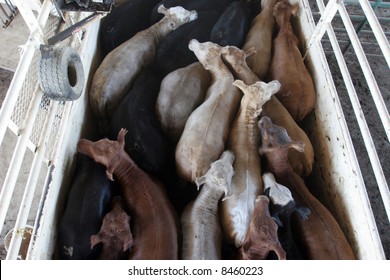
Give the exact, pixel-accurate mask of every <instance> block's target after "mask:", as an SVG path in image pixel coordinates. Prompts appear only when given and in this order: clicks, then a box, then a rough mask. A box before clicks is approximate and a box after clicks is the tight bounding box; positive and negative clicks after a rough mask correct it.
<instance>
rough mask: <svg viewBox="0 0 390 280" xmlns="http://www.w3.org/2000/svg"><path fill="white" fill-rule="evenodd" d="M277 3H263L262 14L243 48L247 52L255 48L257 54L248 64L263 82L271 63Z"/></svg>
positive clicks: (253, 22)
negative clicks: (274, 12)
mask: <svg viewBox="0 0 390 280" xmlns="http://www.w3.org/2000/svg"><path fill="white" fill-rule="evenodd" d="M276 1H277V0H262V1H261V12H260V13H259V14H258V15H257V16H256V17H255V18H254V19H253V21H252V25H251V28H250V30H249V32H248V34H247V35H246V38H245V44H244V46H243V47H242V49H243V50H245V51H248V50H249V49H251V48H254V50H255V54H254V55H253V56H250V57H248V59H247V63H248V66H249V67H250V69H252V71H253V72H254V73H255V74H256V75H257V76H258V77H260V79H262V80H263V79H264V78H265V76H266V75H267V72H268V68H269V65H270V62H271V50H272V33H273V30H274V25H275V19H274V16H273V14H272V12H273V8H274V5H275V3H276Z"/></svg>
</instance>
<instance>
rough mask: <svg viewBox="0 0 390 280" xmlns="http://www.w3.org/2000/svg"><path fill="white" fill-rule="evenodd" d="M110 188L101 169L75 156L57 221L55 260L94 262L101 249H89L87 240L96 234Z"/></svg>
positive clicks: (79, 156)
mask: <svg viewBox="0 0 390 280" xmlns="http://www.w3.org/2000/svg"><path fill="white" fill-rule="evenodd" d="M114 193H115V191H114V186H112V183H111V182H110V181H109V180H108V179H107V177H106V174H105V171H104V168H103V167H102V166H100V165H99V164H97V163H95V162H93V160H91V159H90V158H88V157H87V156H84V155H78V158H77V162H76V171H75V174H74V175H73V178H72V181H71V183H70V189H69V191H68V194H67V197H66V201H65V207H64V210H63V213H62V214H61V216H60V218H59V229H58V243H57V248H56V252H57V253H56V258H58V259H62V260H84V259H96V258H97V257H98V255H99V254H100V251H101V247H100V246H96V247H94V248H93V249H91V246H90V237H91V235H93V234H95V233H96V232H98V231H99V229H100V227H101V225H102V222H103V217H104V215H105V214H106V213H107V211H108V210H109V207H110V201H111V199H112V196H113V194H114Z"/></svg>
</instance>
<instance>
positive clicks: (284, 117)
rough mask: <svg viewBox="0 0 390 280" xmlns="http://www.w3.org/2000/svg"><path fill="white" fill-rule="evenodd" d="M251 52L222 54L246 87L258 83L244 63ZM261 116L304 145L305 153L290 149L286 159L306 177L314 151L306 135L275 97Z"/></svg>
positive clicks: (230, 50)
mask: <svg viewBox="0 0 390 280" xmlns="http://www.w3.org/2000/svg"><path fill="white" fill-rule="evenodd" d="M252 51H253V49H250V50H248V53H247V54H246V53H245V52H244V51H242V50H240V49H238V48H236V47H226V48H225V49H224V52H223V53H222V57H223V59H224V61H225V62H226V64H228V65H229V67H230V68H232V71H233V73H234V75H235V76H236V78H238V79H240V80H243V81H244V82H245V83H246V84H248V85H251V84H254V83H256V82H257V81H260V79H259V77H258V76H257V75H256V74H255V73H253V71H252V70H251V69H250V68H249V67H248V65H247V63H246V62H245V61H246V60H247V57H248V56H249V57H250V56H251V52H252ZM262 115H263V116H268V117H270V118H271V119H272V121H273V122H274V123H275V124H276V125H279V126H281V127H284V128H286V130H287V132H288V133H289V135H291V137H292V138H293V139H297V140H301V141H303V143H304V144H305V151H304V152H303V153H300V152H298V151H296V150H294V149H291V150H290V151H289V152H288V159H289V161H290V164H291V166H292V168H293V170H294V171H295V172H296V173H297V174H298V175H300V176H308V175H309V174H310V173H311V171H312V167H313V162H314V151H313V146H312V144H311V142H310V140H309V138H308V137H307V135H306V133H305V132H304V131H303V130H302V129H301V128H300V127H299V126H298V125H297V123H296V122H295V121H294V119H293V118H292V117H291V115H290V113H289V112H288V111H287V110H286V108H285V107H284V106H283V105H282V103H280V101H279V100H278V99H277V98H276V97H275V96H272V97H271V99H270V100H269V101H268V102H266V103H265V104H264V105H263V112H262Z"/></svg>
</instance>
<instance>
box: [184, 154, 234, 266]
mask: <svg viewBox="0 0 390 280" xmlns="http://www.w3.org/2000/svg"><path fill="white" fill-rule="evenodd" d="M233 161H234V154H233V153H232V152H231V151H224V152H223V153H222V155H221V157H220V159H218V160H216V161H214V162H213V163H212V164H211V167H210V169H209V170H208V171H207V173H206V174H205V175H204V176H202V177H198V178H197V180H196V185H197V186H198V188H199V187H202V189H201V191H200V192H199V194H198V195H197V197H196V199H195V200H194V201H191V202H190V203H189V204H188V205H187V207H186V208H185V209H184V212H183V214H182V216H181V225H182V232H183V246H182V253H181V254H182V259H184V260H189V259H195V260H218V259H221V245H222V230H221V225H220V222H219V210H218V204H219V201H220V200H221V198H222V197H223V196H225V197H226V196H228V195H230V188H231V183H232V176H233V173H234V171H233V166H232V164H233Z"/></svg>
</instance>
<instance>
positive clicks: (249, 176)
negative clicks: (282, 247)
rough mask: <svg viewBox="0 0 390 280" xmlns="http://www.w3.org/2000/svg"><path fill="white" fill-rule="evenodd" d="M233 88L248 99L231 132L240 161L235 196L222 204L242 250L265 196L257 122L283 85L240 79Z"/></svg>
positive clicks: (227, 227)
mask: <svg viewBox="0 0 390 280" xmlns="http://www.w3.org/2000/svg"><path fill="white" fill-rule="evenodd" d="M233 85H235V86H237V87H238V88H239V89H241V91H242V92H243V93H244V96H243V97H242V99H241V105H240V108H239V110H238V113H237V115H236V118H235V119H234V121H233V124H232V127H231V130H230V133H229V139H228V149H229V150H232V151H233V153H234V154H235V155H236V159H235V161H234V165H233V167H234V176H233V181H232V193H231V195H230V196H229V198H228V199H226V200H224V201H223V202H222V204H221V222H222V226H223V229H224V232H225V235H226V237H227V239H228V240H229V241H231V242H232V243H234V244H235V246H236V247H237V248H239V247H240V246H241V245H242V244H243V242H244V239H245V236H246V234H247V231H248V228H249V223H250V221H251V219H252V215H253V210H254V208H255V199H256V197H257V196H258V195H260V194H262V193H263V185H262V180H261V159H260V155H259V153H258V152H257V150H258V147H259V143H260V131H259V128H258V126H257V123H258V121H259V118H260V114H261V111H262V106H263V104H264V103H265V102H267V101H268V100H269V99H270V98H271V96H272V95H273V94H275V93H276V92H277V91H278V90H279V88H280V83H279V82H278V81H273V82H270V83H268V84H266V83H264V82H260V81H259V82H256V83H255V84H253V85H250V86H248V85H246V84H245V83H243V82H242V81H241V80H236V81H235V82H234V83H233Z"/></svg>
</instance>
